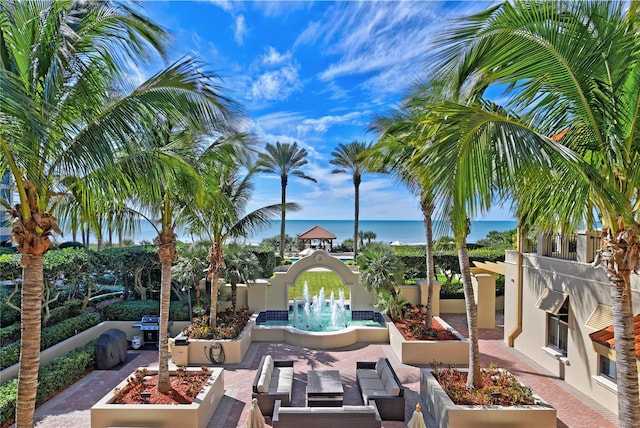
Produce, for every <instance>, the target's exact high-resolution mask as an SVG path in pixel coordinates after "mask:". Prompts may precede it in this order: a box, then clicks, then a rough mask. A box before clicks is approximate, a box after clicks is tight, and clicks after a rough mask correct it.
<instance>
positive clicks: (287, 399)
mask: <svg viewBox="0 0 640 428" xmlns="http://www.w3.org/2000/svg"><path fill="white" fill-rule="evenodd" d="M292 388H293V360H274V359H273V357H272V356H271V355H264V356H263V357H262V359H261V360H260V364H259V365H258V369H257V370H256V376H255V378H254V379H253V385H252V393H251V398H256V399H257V400H258V406H259V407H260V411H261V412H262V414H263V415H266V416H271V415H272V414H273V407H274V406H275V402H276V400H280V401H281V403H282V406H289V405H291V390H292Z"/></svg>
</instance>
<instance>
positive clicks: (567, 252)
mask: <svg viewBox="0 0 640 428" xmlns="http://www.w3.org/2000/svg"><path fill="white" fill-rule="evenodd" d="M545 238H546V239H545V240H544V241H545V244H546V245H545V246H544V248H543V251H544V252H543V254H542V255H543V256H548V257H555V258H557V259H565V260H577V259H578V252H577V250H578V239H577V236H576V235H575V234H570V235H561V234H557V235H546V236H545Z"/></svg>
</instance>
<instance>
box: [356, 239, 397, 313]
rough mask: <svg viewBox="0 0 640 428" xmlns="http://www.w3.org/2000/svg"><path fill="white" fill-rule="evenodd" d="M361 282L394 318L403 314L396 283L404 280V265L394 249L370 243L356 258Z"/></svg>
mask: <svg viewBox="0 0 640 428" xmlns="http://www.w3.org/2000/svg"><path fill="white" fill-rule="evenodd" d="M356 262H357V263H358V266H359V269H360V282H361V283H362V285H363V286H364V287H365V288H366V289H367V290H369V291H372V292H374V293H375V295H376V299H377V300H378V301H379V302H384V306H385V307H386V308H387V309H388V310H389V315H390V316H391V317H393V318H394V319H397V318H399V317H401V316H402V299H401V296H400V295H399V294H398V292H397V290H396V284H398V282H400V281H402V275H403V272H404V266H403V264H402V261H401V260H400V258H399V257H398V256H397V255H396V254H395V252H394V251H393V249H391V248H390V247H389V246H386V245H382V244H379V245H369V246H367V248H366V249H365V250H364V251H363V252H362V253H360V255H359V256H358V259H357V260H356Z"/></svg>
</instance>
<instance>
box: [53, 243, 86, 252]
mask: <svg viewBox="0 0 640 428" xmlns="http://www.w3.org/2000/svg"><path fill="white" fill-rule="evenodd" d="M65 248H85V247H84V244H83V243H82V242H76V241H67V242H63V243H62V244H60V245H58V249H59V250H64V249H65Z"/></svg>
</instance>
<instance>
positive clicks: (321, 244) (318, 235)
mask: <svg viewBox="0 0 640 428" xmlns="http://www.w3.org/2000/svg"><path fill="white" fill-rule="evenodd" d="M334 239H336V235H334V234H333V233H331V232H329V231H328V230H326V229H323V228H321V227H320V226H313V227H312V228H311V229H309V230H307V231H306V232H302V233H300V234H298V241H300V246H299V248H298V250H300V251H302V250H304V249H305V248H306V246H307V241H309V248H314V247H313V241H314V240H315V241H318V244H317V247H315V248H319V249H323V250H326V248H325V245H326V244H327V243H328V244H329V250H328V251H331V250H333V240H334Z"/></svg>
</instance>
